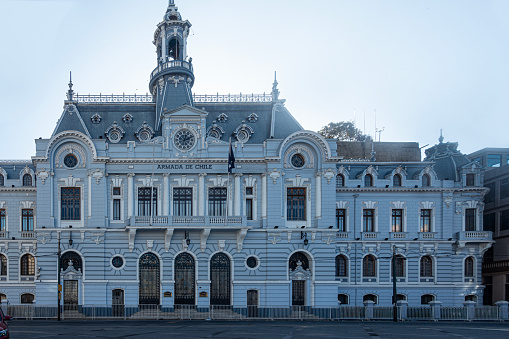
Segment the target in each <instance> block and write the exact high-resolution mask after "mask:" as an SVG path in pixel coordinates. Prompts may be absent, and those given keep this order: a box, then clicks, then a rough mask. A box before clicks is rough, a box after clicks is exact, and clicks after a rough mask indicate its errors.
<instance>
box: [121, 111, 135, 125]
mask: <svg viewBox="0 0 509 339" xmlns="http://www.w3.org/2000/svg"><path fill="white" fill-rule="evenodd" d="M122 121H123V122H125V123H126V124H127V123H130V122H132V121H133V116H132V115H131V114H130V113H126V114H124V116H123V117H122Z"/></svg>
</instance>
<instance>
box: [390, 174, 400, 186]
mask: <svg viewBox="0 0 509 339" xmlns="http://www.w3.org/2000/svg"><path fill="white" fill-rule="evenodd" d="M392 186H394V187H400V186H401V175H399V174H394V177H392Z"/></svg>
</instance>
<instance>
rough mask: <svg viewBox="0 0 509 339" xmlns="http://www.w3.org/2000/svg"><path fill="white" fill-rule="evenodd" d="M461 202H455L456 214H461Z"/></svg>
mask: <svg viewBox="0 0 509 339" xmlns="http://www.w3.org/2000/svg"><path fill="white" fill-rule="evenodd" d="M461 205H462V204H461V202H456V214H458V215H459V214H461Z"/></svg>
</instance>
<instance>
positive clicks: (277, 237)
mask: <svg viewBox="0 0 509 339" xmlns="http://www.w3.org/2000/svg"><path fill="white" fill-rule="evenodd" d="M267 240H268V241H269V242H271V243H272V245H275V244H277V243H278V242H280V241H281V233H267Z"/></svg>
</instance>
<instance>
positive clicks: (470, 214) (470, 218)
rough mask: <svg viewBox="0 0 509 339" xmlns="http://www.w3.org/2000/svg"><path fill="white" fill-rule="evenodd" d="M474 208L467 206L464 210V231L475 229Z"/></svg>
mask: <svg viewBox="0 0 509 339" xmlns="http://www.w3.org/2000/svg"><path fill="white" fill-rule="evenodd" d="M476 212H477V211H476V209H475V208H467V209H466V210H465V231H476V230H477V223H476V219H477V213H476Z"/></svg>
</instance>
